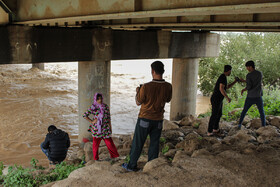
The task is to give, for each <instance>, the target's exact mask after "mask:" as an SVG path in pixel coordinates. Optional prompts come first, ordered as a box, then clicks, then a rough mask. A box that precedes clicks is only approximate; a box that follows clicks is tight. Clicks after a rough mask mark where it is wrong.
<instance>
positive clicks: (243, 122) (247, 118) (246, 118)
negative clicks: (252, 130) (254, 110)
mask: <svg viewBox="0 0 280 187" xmlns="http://www.w3.org/2000/svg"><path fill="white" fill-rule="evenodd" d="M251 120H252V119H251V118H250V117H249V116H245V117H244V119H243V121H242V125H246V124H248V123H249V122H250V121H251Z"/></svg>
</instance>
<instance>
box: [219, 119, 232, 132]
mask: <svg viewBox="0 0 280 187" xmlns="http://www.w3.org/2000/svg"><path fill="white" fill-rule="evenodd" d="M232 127H233V123H232V122H226V121H223V122H221V123H220V129H222V130H225V131H230V130H231V129H232Z"/></svg>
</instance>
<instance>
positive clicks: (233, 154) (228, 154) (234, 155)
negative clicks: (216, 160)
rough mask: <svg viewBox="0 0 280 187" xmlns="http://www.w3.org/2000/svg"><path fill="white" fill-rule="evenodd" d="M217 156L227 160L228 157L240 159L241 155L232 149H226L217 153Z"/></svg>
mask: <svg viewBox="0 0 280 187" xmlns="http://www.w3.org/2000/svg"><path fill="white" fill-rule="evenodd" d="M219 156H220V157H223V158H227V159H229V160H230V159H242V155H241V154H240V153H237V152H235V151H233V150H227V151H224V152H221V153H220V154H219Z"/></svg>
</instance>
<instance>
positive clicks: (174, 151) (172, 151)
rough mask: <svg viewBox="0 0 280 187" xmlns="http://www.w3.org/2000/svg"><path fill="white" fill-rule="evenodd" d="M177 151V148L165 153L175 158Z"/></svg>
mask: <svg viewBox="0 0 280 187" xmlns="http://www.w3.org/2000/svg"><path fill="white" fill-rule="evenodd" d="M176 152H177V149H170V150H169V151H168V152H167V153H165V154H164V156H166V157H169V158H173V157H174V156H175V154H176Z"/></svg>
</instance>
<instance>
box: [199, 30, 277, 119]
mask: <svg viewBox="0 0 280 187" xmlns="http://www.w3.org/2000/svg"><path fill="white" fill-rule="evenodd" d="M249 60H253V61H255V63H256V69H257V70H260V71H262V72H263V85H264V97H263V100H264V109H265V113H266V115H280V70H279V67H280V34H278V33H238V34H236V33H227V34H221V51H220V55H219V57H218V58H202V59H201V60H200V62H199V85H198V87H199V89H200V91H201V92H202V93H203V95H211V94H212V92H213V89H214V86H215V83H216V81H217V78H218V77H219V75H220V74H221V73H223V67H224V65H226V64H229V65H231V66H232V67H233V69H232V75H231V76H230V77H228V83H231V82H232V81H233V80H234V77H235V76H238V77H242V78H244V79H245V78H246V74H247V73H248V71H247V70H246V67H245V63H246V62H247V61H249ZM244 87H245V83H243V84H236V85H234V87H233V88H231V89H229V90H227V92H228V93H229V95H230V97H231V98H232V99H233V100H232V102H231V103H230V104H228V103H226V102H225V105H224V110H223V118H224V119H226V120H231V119H237V118H239V116H240V113H241V111H237V112H236V113H235V114H234V115H229V112H230V111H232V110H233V109H235V108H243V105H244V102H245V98H246V93H245V94H244V96H241V94H240V92H241V89H242V88H244ZM210 114H211V113H210V112H208V114H207V113H206V114H204V115H202V116H208V115H210ZM248 115H249V116H250V117H251V118H255V117H259V113H258V110H257V108H256V107H251V109H250V110H249V112H248Z"/></svg>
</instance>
